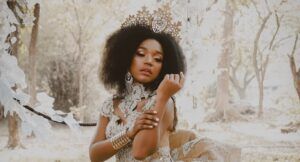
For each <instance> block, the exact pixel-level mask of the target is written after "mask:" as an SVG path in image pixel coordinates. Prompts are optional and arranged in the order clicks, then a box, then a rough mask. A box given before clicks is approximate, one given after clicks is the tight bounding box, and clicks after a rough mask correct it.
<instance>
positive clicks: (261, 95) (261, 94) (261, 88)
mask: <svg viewBox="0 0 300 162" xmlns="http://www.w3.org/2000/svg"><path fill="white" fill-rule="evenodd" d="M263 100H264V82H263V81H260V82H259V102H258V108H259V109H258V117H259V118H261V117H262V115H263Z"/></svg>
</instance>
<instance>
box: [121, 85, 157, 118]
mask: <svg viewBox="0 0 300 162" xmlns="http://www.w3.org/2000/svg"><path fill="white" fill-rule="evenodd" d="M153 94H154V92H151V91H149V90H146V89H145V87H144V86H143V85H142V84H140V83H130V84H126V92H125V94H124V99H122V101H121V103H120V105H119V108H120V110H121V112H122V113H123V114H124V117H125V118H127V117H128V115H129V114H130V113H131V112H132V111H134V110H135V109H136V106H137V104H138V103H139V102H140V101H141V100H142V99H147V98H149V97H150V96H152V95H153Z"/></svg>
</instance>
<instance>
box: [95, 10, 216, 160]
mask: <svg viewBox="0 0 300 162" xmlns="http://www.w3.org/2000/svg"><path fill="white" fill-rule="evenodd" d="M168 9H169V8H165V9H163V10H161V9H159V10H158V11H157V12H154V14H153V15H150V14H149V12H148V11H146V9H145V8H143V10H142V11H139V12H138V14H137V16H136V17H135V16H130V17H129V19H127V21H126V23H125V24H123V25H122V28H121V29H119V30H118V31H116V32H115V33H113V34H112V35H111V36H110V37H109V39H108V40H107V42H106V45H105V51H104V55H103V59H102V68H101V73H100V79H101V80H102V82H103V83H104V85H105V87H106V88H107V89H109V90H114V92H115V94H114V95H113V97H111V98H109V99H107V100H106V101H105V102H104V104H103V105H102V108H101V109H100V117H99V121H98V124H97V125H98V126H97V130H96V134H95V136H94V138H93V140H92V143H91V145H90V159H91V161H93V162H98V161H104V160H106V159H109V158H110V157H111V156H113V155H116V160H117V161H120V162H134V161H140V160H141V161H149V162H150V161H151V162H154V161H163V162H169V161H174V160H184V158H186V159H188V160H187V161H190V160H195V159H196V158H198V157H200V156H203V155H207V156H206V157H212V156H211V154H210V153H208V152H207V151H206V149H204V150H203V148H204V147H202V146H203V145H201V144H203V141H201V142H202V143H200V140H195V138H194V135H188V136H187V134H189V132H188V133H178V134H175V135H174V134H172V132H174V131H175V127H176V123H177V114H176V107H175V99H174V97H173V95H174V94H176V93H177V92H178V91H179V90H180V89H181V88H182V86H183V84H184V73H185V71H186V63H185V58H184V56H183V53H182V50H181V48H180V46H179V44H178V40H179V37H178V32H179V30H178V27H179V25H180V24H179V23H171V22H170V21H171V18H170V14H169V13H166V12H167V11H168ZM159 12H161V13H160V14H158V13H159ZM155 14H156V15H155ZM161 15H163V16H161ZM164 18H165V20H164ZM164 22H166V23H164ZM166 24H167V25H166ZM181 132H182V131H181ZM182 134H183V136H182ZM182 137H184V138H182ZM186 137H188V140H186V139H187V138H186ZM190 137H193V138H190ZM179 138H181V139H183V140H179V141H176V139H179ZM170 139H171V140H172V141H176V142H172V143H170ZM174 139H175V140H174ZM182 141H184V143H180V142H182ZM170 146H171V147H174V148H175V147H178V148H176V149H173V150H172V155H171V149H172V148H170ZM180 146H183V147H180ZM197 147H198V148H197ZM194 148H195V149H196V153H194V152H195V151H191V149H194ZM199 148H200V149H199ZM197 150H198V151H197ZM187 156H188V157H187ZM212 159H216V158H212ZM200 160H201V159H200Z"/></svg>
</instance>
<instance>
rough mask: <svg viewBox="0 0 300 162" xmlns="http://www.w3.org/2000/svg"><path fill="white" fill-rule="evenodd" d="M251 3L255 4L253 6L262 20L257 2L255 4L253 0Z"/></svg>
mask: <svg viewBox="0 0 300 162" xmlns="http://www.w3.org/2000/svg"><path fill="white" fill-rule="evenodd" d="M251 2H252V3H253V6H254V8H255V10H256V13H257V15H258V17H259V19H261V20H262V19H263V17H262V16H261V14H260V12H259V10H258V8H257V5H256V2H254V0H251Z"/></svg>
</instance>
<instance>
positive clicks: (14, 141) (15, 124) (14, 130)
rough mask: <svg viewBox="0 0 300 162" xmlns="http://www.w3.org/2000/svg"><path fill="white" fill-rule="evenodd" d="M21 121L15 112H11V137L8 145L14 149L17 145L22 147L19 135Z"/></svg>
mask: <svg viewBox="0 0 300 162" xmlns="http://www.w3.org/2000/svg"><path fill="white" fill-rule="evenodd" d="M19 123H20V119H19V117H18V115H17V114H16V113H15V112H10V115H8V132H9V138H8V143H7V147H8V148H10V149H14V148H16V147H22V148H23V146H22V144H21V140H20V135H19Z"/></svg>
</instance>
